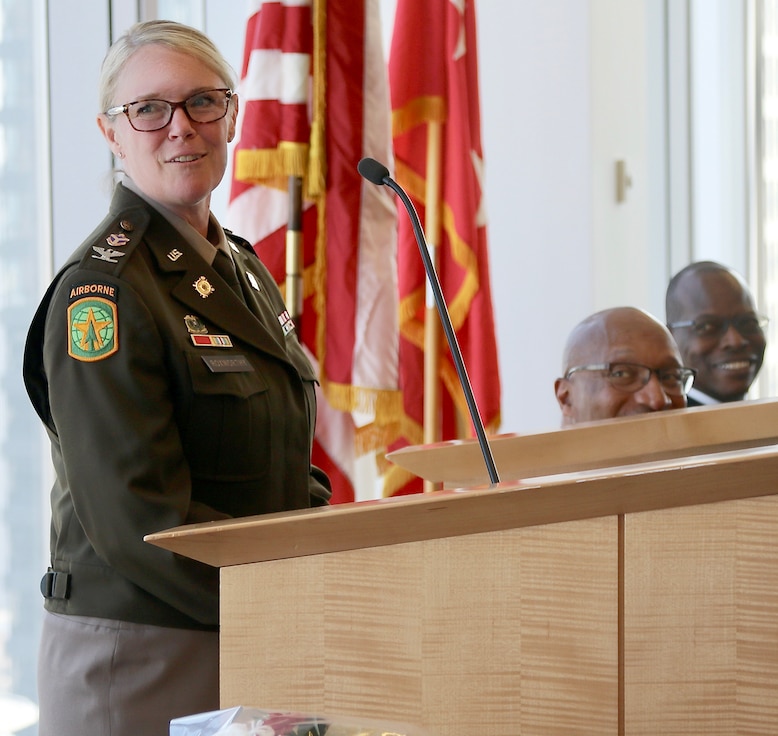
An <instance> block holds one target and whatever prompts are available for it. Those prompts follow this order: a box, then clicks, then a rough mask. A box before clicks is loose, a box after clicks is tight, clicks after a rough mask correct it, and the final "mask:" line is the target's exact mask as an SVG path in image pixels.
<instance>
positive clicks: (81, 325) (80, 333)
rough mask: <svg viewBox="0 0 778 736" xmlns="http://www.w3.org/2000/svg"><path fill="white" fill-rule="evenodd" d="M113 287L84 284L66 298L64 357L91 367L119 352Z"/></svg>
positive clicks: (117, 315) (71, 291)
mask: <svg viewBox="0 0 778 736" xmlns="http://www.w3.org/2000/svg"><path fill="white" fill-rule="evenodd" d="M118 294H119V287H118V286H116V285H115V284H106V283H100V282H97V281H86V282H83V283H79V284H74V285H72V286H71V287H70V292H69V294H68V314H67V320H68V336H69V337H68V355H69V356H70V357H71V358H75V359H76V360H80V361H83V362H85V363H91V362H94V361H96V360H103V358H108V357H109V356H111V355H113V354H114V353H115V352H116V351H117V350H118V349H119V310H118V306H117V297H118Z"/></svg>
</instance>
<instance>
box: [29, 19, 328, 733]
mask: <svg viewBox="0 0 778 736" xmlns="http://www.w3.org/2000/svg"><path fill="white" fill-rule="evenodd" d="M234 85H235V82H234V73H233V72H232V70H231V69H230V68H229V66H228V64H227V63H226V62H225V60H224V59H223V57H222V56H221V54H220V53H219V52H218V50H217V49H216V48H215V47H214V45H213V44H212V42H211V41H210V40H209V39H208V38H207V37H205V36H204V35H203V34H202V33H200V32H199V31H197V30H195V29H192V28H189V27H187V26H182V25H180V24H177V23H172V22H169V21H151V22H148V23H141V24H138V25H136V26H134V27H132V28H131V29H130V30H129V31H128V32H127V33H126V34H125V35H124V36H123V37H122V38H120V39H119V40H118V41H117V42H116V43H115V44H114V45H113V46H112V47H111V49H110V50H109V52H108V54H107V56H106V58H105V60H104V63H103V67H102V73H101V80H100V99H101V105H102V110H103V112H102V113H101V114H100V115H99V116H98V125H99V128H100V130H101V132H102V134H103V136H104V137H105V139H106V141H107V143H108V145H109V147H110V149H111V151H112V152H113V154H114V155H115V157H116V158H117V159H118V160H119V161H120V162H121V164H122V166H121V168H122V169H123V172H124V176H123V178H122V180H121V181H120V183H118V184H117V186H116V189H115V192H114V196H113V200H112V202H111V206H110V211H109V213H108V216H107V217H106V218H105V220H104V221H103V222H102V223H101V224H100V225H99V226H98V227H97V229H96V230H95V231H94V233H93V234H92V235H90V236H89V238H87V240H86V241H85V242H84V243H83V244H82V245H81V246H80V247H79V248H78V249H76V251H75V252H74V254H73V255H72V257H71V258H70V259H69V260H68V262H67V263H66V265H65V266H64V267H63V269H62V270H61V271H60V273H59V274H58V275H57V276H56V278H55V279H54V281H53V283H52V285H51V286H50V288H49V290H48V291H47V293H46V295H45V297H44V298H43V301H42V303H41V305H40V308H39V310H38V312H37V314H36V316H35V318H34V320H33V323H32V326H31V328H30V332H29V336H28V341H27V347H26V351H25V360H24V376H25V383H26V386H27V389H28V392H29V395H30V398H31V400H32V403H33V405H34V407H35V409H36V411H37V412H38V414H39V415H40V417H41V419H42V420H43V422H44V424H45V426H46V429H47V431H48V434H49V437H50V439H51V448H52V457H53V461H54V468H55V471H56V479H55V482H54V486H53V489H52V496H51V503H52V527H51V568H50V569H49V571H48V572H47V573H46V575H45V576H44V578H43V581H42V584H41V589H42V592H43V595H44V597H45V608H46V615H45V621H44V627H43V634H42V642H41V651H40V666H39V697H40V730H39V733H40V736H53V734H56V735H57V736H91V735H92V734H94V736H105V734H109V733H110V734H111V736H130V735H131V736H138V735H139V734H143V735H144V736H164V735H165V734H167V733H168V722H169V721H170V719H171V718H174V717H178V716H181V715H185V714H188V713H196V712H202V711H207V710H212V709H215V708H218V707H219V699H218V664H217V662H218V570H216V569H212V568H209V567H208V566H206V565H203V564H201V563H198V562H195V561H192V560H187V559H183V558H181V557H178V556H177V555H175V554H172V553H169V552H167V551H164V550H162V549H160V548H158V547H155V546H152V545H149V544H147V543H145V542H144V541H143V538H144V536H145V535H147V534H149V533H152V532H156V531H160V530H162V529H167V528H171V527H176V526H179V525H181V524H188V523H195V522H205V521H213V520H222V519H229V518H232V517H238V516H246V515H251V514H262V513H268V512H275V511H284V510H290V509H299V508H306V507H310V506H316V505H322V504H326V503H327V501H328V499H329V495H330V490H329V483H328V481H327V478H326V476H325V475H324V474H323V473H322V472H321V471H320V470H318V469H317V468H315V467H313V466H312V465H311V460H310V452H311V445H312V440H313V431H314V424H315V420H316V404H315V395H314V383H315V375H314V372H313V370H312V367H311V365H310V364H309V362H308V360H307V359H306V357H305V355H304V353H303V351H302V349H301V347H300V344H299V342H298V339H297V336H296V332H295V329H294V324H293V322H292V321H291V320H290V319H289V316H288V314H287V313H286V310H285V308H284V304H283V301H282V299H281V295H280V293H279V291H278V289H277V287H276V285H275V283H274V281H273V279H272V278H271V276H270V274H269V273H268V271H267V270H266V269H265V267H264V266H263V265H262V263H261V262H260V261H259V259H258V258H257V257H256V255H255V254H254V252H253V250H252V249H251V247H250V246H249V245H248V244H247V243H246V242H245V241H243V240H241V239H240V238H237V237H235V236H233V235H232V234H231V233H229V232H226V231H225V230H223V228H222V227H221V226H220V225H219V223H218V222H217V221H216V219H215V218H214V216H213V214H212V213H211V212H210V197H211V192H212V191H213V189H214V188H215V187H216V186H217V184H218V183H219V182H220V181H221V179H222V177H223V175H224V171H225V168H226V161H227V144H228V142H229V141H230V140H232V138H233V136H234V133H235V123H236V116H237V113H238V99H237V96H236V95H235V94H234V92H233V88H234Z"/></svg>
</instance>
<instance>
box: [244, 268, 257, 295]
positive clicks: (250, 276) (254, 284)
mask: <svg viewBox="0 0 778 736" xmlns="http://www.w3.org/2000/svg"><path fill="white" fill-rule="evenodd" d="M246 278H247V279H248V280H249V283H250V284H251V288H252V289H254V291H259V282H258V281H257V277H256V276H255V275H254V274H253V273H251V271H246Z"/></svg>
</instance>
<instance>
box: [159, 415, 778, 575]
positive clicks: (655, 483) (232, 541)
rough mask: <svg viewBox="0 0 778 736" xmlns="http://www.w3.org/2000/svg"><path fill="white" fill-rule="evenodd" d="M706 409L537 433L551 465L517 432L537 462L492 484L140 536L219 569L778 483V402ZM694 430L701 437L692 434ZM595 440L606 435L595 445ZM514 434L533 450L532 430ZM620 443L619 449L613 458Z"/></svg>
mask: <svg viewBox="0 0 778 736" xmlns="http://www.w3.org/2000/svg"><path fill="white" fill-rule="evenodd" d="M712 409H713V410H712V411H709V410H708V409H707V408H705V409H703V408H701V409H689V410H685V411H684V410H680V411H678V412H666V413H664V414H665V416H664V417H663V419H664V420H665V421H660V422H656V421H652V419H654V418H656V417H660V415H659V414H656V415H650V416H646V417H638V418H635V419H632V420H620V421H615V422H612V423H608V426H607V427H606V425H605V424H602V423H597V426H595V424H590V425H581V426H579V427H572V428H570V429H566V430H559V431H558V432H555V433H554V432H552V433H545V436H546V442H549V441H551V442H552V444H554V445H556V449H557V451H558V452H559V453H560V454H559V457H560V458H561V459H560V461H559V463H558V464H557V465H554V464H552V463H551V462H547V463H543V462H538V461H537V457H529V458H527V457H524V455H523V453H524V451H525V448H523V447H522V444H523V443H522V442H521V441H518V442H517V441H516V439H513V440H512V443H511V447H512V451H513V452H518V453H519V454H520V456H519V457H517V458H508V460H510V461H511V463H513V464H512V465H511V466H510V467H519V466H521V465H522V463H524V466H525V467H532V468H533V469H535V470H537V472H536V473H535V476H534V477H533V476H530V475H527V476H526V477H524V478H522V479H519V480H508V481H503V482H502V483H500V484H497V485H496V486H490V485H488V484H484V485H473V486H471V487H469V488H463V489H459V490H443V491H437V492H434V493H425V494H419V495H415V496H401V497H395V498H388V499H381V500H377V501H362V502H358V503H350V504H340V505H334V506H329V507H324V508H317V509H305V510H302V511H292V512H286V513H278V514H266V515H263V516H253V517H246V518H241V519H231V520H228V521H222V522H209V523H205V524H192V525H189V526H183V527H178V528H176V529H169V530H165V531H160V532H158V533H156V534H151V535H148V536H147V537H146V541H147V542H150V543H152V544H155V545H157V546H159V547H163V548H165V549H168V550H171V551H173V552H176V553H178V554H181V555H184V556H187V557H191V558H193V559H196V560H200V561H202V562H206V563H208V564H210V565H214V566H218V567H223V566H230V565H238V564H245V563H251V562H262V561H267V560H276V559H284V558H291V557H301V556H306V555H316V554H325V553H328V552H342V551H345V550H350V549H362V548H368V547H377V546H383V545H389V544H402V543H408V542H416V541H421V540H428V539H436V538H442V537H454V536H461V535H465V534H476V533H481V532H490V531H501V530H506V529H512V528H520V527H527V526H534V525H542V524H549V523H556V522H563V521H574V520H577V519H585V518H595V517H601V516H610V515H614V514H629V513H635V512H642V511H652V510H656V509H662V508H674V507H680V506H692V505H698V504H706V503H715V502H718V501H726V500H734V499H739V498H749V497H755V496H767V495H774V494H776V493H778V481H776V479H777V478H778V441H776V438H775V436H774V435H775V434H776V433H778V421H776V419H778V413H777V412H778V402H749V403H748V405H747V406H746V405H745V404H740V405H738V406H736V407H716V408H712ZM727 417H729V424H730V429H731V431H730V432H729V433H727V432H726V431H725V429H726V421H725V418H727ZM749 417H753V422H750V420H749ZM703 419H705V421H703ZM645 420H648V421H645ZM768 424H769V425H771V426H769V427H768V426H767V425H768ZM610 428H614V429H615V431H613V432H611V431H610ZM616 428H617V429H616ZM692 430H694V431H695V432H699V433H700V436H701V437H700V438H694V437H692V436H691V434H690V432H691V431H692ZM768 430H769V431H768ZM727 435H729V436H727ZM593 438H599V441H600V442H606V443H608V442H609V443H610V444H606V445H604V446H602V447H599V448H598V447H597V446H596V443H594V444H593V442H594V440H593ZM702 438H704V439H707V440H708V441H707V442H703V441H702ZM498 439H499V438H498ZM518 440H529V442H528V445H529V447H530V448H533V447H535V445H536V443H537V442H538V436H537V435H527V436H525V437H518ZM578 443H580V445H582V446H583V447H590V448H593V450H592V452H593V453H594V454H595V455H596V454H597V452H596V451H599V456H600V457H606V456H607V457H609V458H610V462H605V461H602V463H601V466H600V467H584V466H587V465H590V464H591V463H592V462H595V461H594V460H592V461H590V462H587V460H586V457H584V458H583V460H581V453H580V452H578V450H577V445H578ZM616 444H618V445H619V446H620V447H621V448H622V449H625V448H626V450H627V451H626V452H624V453H622V455H621V456H619V455H618V453H617V452H616V451H615V448H614V445H616ZM470 445H472V443H470ZM461 447H468V444H467V443H458V444H457V443H444V446H443V448H442V449H443V450H444V451H445V453H446V454H448V453H451V452H452V451H453V450H455V449H458V448H461ZM438 449H439V447H438V446H434V447H429V448H409V451H412V452H414V453H419V454H422V453H423V452H424V451H429V450H432V451H437V450H438ZM475 451H476V452H480V451H479V449H478V446H477V443H475ZM531 451H532V450H527V452H531ZM567 453H570V456H572V457H573V458H574V459H575V460H576V462H572V461H571V460H570V457H568V456H567ZM395 454H396V453H395ZM408 454H411V452H409V453H408ZM457 454H458V453H456V452H454V453H453V455H452V457H454V458H455V456H456V455H457ZM679 454H681V455H683V456H682V457H679V456H678V455H679ZM478 457H480V454H479V455H478ZM565 458H567V460H565ZM452 462H453V460H452ZM503 463H505V458H503ZM571 465H572V466H573V468H574V469H572V470H571V469H570V466H571ZM498 466H499V463H498ZM503 467H505V465H503Z"/></svg>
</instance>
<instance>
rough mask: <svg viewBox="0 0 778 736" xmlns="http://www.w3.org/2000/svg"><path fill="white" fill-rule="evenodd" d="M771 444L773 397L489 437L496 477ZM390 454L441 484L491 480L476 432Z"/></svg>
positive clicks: (777, 426)
mask: <svg viewBox="0 0 778 736" xmlns="http://www.w3.org/2000/svg"><path fill="white" fill-rule="evenodd" d="M776 443H778V400H776V399H760V400H756V401H738V402H733V403H731V404H720V405H716V406H700V407H693V408H688V409H676V410H672V411H663V412H654V413H650V414H643V415H641V416H635V417H624V418H619V419H606V420H601V421H596V422H588V423H586V424H579V425H572V426H568V427H563V428H561V429H556V430H551V431H548V432H538V433H533V434H526V435H519V434H505V435H498V436H495V437H492V438H490V440H489V445H490V447H491V450H492V455H493V457H494V461H495V465H496V466H497V471H498V474H499V476H500V480H501V481H510V480H516V479H525V478H536V477H538V476H546V475H552V474H558V473H564V472H576V471H581V470H589V469H592V468H598V467H599V468H601V467H608V466H613V465H628V464H634V463H643V462H650V461H652V460H663V459H669V458H678V457H684V456H689V455H697V454H707V453H712V452H721V451H726V450H735V449H743V448H747V447H757V446H764V445H768V444H776ZM387 458H388V459H389V460H391V461H392V462H393V463H395V464H396V465H399V466H400V467H401V468H404V469H405V470H408V471H410V472H411V473H413V474H414V475H417V476H419V477H420V478H424V479H425V480H429V481H432V482H435V483H443V484H444V487H446V488H458V487H465V486H472V485H476V484H480V483H489V474H488V473H487V471H486V467H485V465H484V459H483V454H482V452H481V448H480V447H479V445H478V442H477V441H476V440H475V439H466V440H453V441H449V442H439V443H436V444H432V445H414V446H411V447H404V448H402V449H400V450H396V451H395V452H391V453H389V454H388V455H387Z"/></svg>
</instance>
